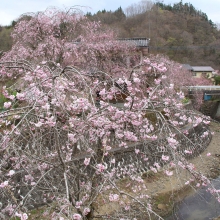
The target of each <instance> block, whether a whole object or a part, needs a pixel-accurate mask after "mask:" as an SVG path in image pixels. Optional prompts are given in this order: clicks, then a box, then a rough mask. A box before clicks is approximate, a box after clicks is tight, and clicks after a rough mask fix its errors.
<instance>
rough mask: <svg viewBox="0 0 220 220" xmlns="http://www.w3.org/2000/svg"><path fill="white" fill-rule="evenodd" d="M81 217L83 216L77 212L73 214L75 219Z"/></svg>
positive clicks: (77, 219) (78, 219)
mask: <svg viewBox="0 0 220 220" xmlns="http://www.w3.org/2000/svg"><path fill="white" fill-rule="evenodd" d="M81 218H82V216H81V215H80V214H77V213H75V214H73V219H74V220H80V219H81Z"/></svg>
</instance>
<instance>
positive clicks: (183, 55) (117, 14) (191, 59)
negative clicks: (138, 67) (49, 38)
mask: <svg viewBox="0 0 220 220" xmlns="http://www.w3.org/2000/svg"><path fill="white" fill-rule="evenodd" d="M144 4H145V5H144ZM87 16H88V17H89V18H90V19H95V20H96V19H99V20H101V21H102V22H104V23H105V24H106V25H108V26H111V27H113V28H115V29H116V30H117V31H118V34H119V37H148V38H150V39H151V41H150V47H151V48H150V51H151V53H158V52H159V53H164V54H167V55H168V56H169V57H170V58H171V59H173V60H176V61H178V62H181V63H189V64H191V65H210V66H213V68H216V69H220V31H219V30H218V29H217V26H216V24H214V23H213V22H212V21H211V20H209V19H208V17H207V15H206V14H205V13H204V12H201V11H199V10H197V9H195V7H194V6H193V5H192V4H190V3H186V4H183V3H182V1H181V2H179V3H176V4H174V5H172V6H171V5H166V4H163V3H156V4H150V2H146V1H145V2H141V3H139V4H134V5H131V6H130V7H128V8H127V9H125V10H124V11H123V10H122V9H121V7H120V8H118V9H117V10H116V11H114V12H111V11H106V10H103V11H99V12H98V13H97V14H94V15H91V14H87Z"/></svg>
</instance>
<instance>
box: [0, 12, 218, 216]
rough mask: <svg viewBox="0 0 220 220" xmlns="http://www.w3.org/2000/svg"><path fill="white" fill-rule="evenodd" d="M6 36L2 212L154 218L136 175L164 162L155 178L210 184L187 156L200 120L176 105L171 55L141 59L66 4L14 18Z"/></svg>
mask: <svg viewBox="0 0 220 220" xmlns="http://www.w3.org/2000/svg"><path fill="white" fill-rule="evenodd" d="M12 36H13V39H14V46H13V48H12V50H11V51H9V52H7V53H5V54H4V56H3V57H2V58H1V60H0V73H1V80H2V81H3V82H4V83H5V84H6V86H3V87H2V97H3V99H4V102H3V103H2V108H3V111H2V112H1V113H0V126H1V131H2V133H1V137H0V138H1V145H0V174H1V175H0V195H1V196H0V197H1V199H0V201H1V203H2V214H1V215H3V217H5V216H18V217H20V218H21V219H27V218H28V216H27V214H26V213H27V209H32V208H35V207H37V206H41V205H44V204H51V205H48V208H45V212H44V216H47V217H49V218H51V219H95V218H104V219H107V218H108V219H135V218H136V219H141V218H143V217H144V219H146V218H147V217H148V216H151V215H155V216H157V217H158V219H160V218H161V217H160V216H158V215H157V213H155V212H154V211H153V209H152V207H151V201H150V196H149V195H148V193H147V184H146V183H145V182H144V179H143V172H149V171H152V172H158V171H161V170H163V165H164V164H166V168H164V170H163V171H162V172H163V173H164V175H168V176H171V175H172V174H173V172H174V171H173V168H174V169H186V170H187V171H188V172H189V173H190V174H191V179H190V181H191V182H196V183H199V184H209V180H208V179H207V178H206V177H204V176H203V175H201V174H200V173H199V172H198V171H197V170H195V169H194V167H193V165H192V164H190V163H189V162H187V160H186V159H187V158H188V157H190V155H193V154H196V153H199V152H200V151H201V150H203V148H202V147H201V146H203V145H202V142H205V140H208V138H207V137H209V135H210V133H209V132H208V131H207V130H204V129H207V128H206V126H205V124H207V123H208V121H207V119H206V118H205V117H203V116H198V115H197V114H196V113H195V112H193V111H189V110H185V109H184V107H183V104H182V99H183V98H184V94H183V93H182V92H181V91H180V90H179V89H178V88H176V87H175V86H174V84H172V83H170V78H169V77H168V76H169V74H171V70H172V68H171V67H173V65H171V64H172V62H170V61H169V60H167V59H165V58H163V57H158V56H156V57H155V56H152V57H149V58H146V59H145V60H144V61H143V63H140V59H139V56H138V52H137V51H136V48H134V47H132V46H130V45H126V44H125V43H122V42H119V41H117V40H115V37H114V34H113V33H112V32H107V30H105V29H104V28H103V27H102V26H101V24H99V23H96V22H90V21H88V20H87V19H86V18H84V17H82V16H80V14H79V13H76V11H72V10H69V11H67V12H63V11H57V10H47V11H46V12H44V13H38V14H36V15H33V16H32V17H29V18H28V19H24V20H21V21H20V22H19V23H18V24H17V25H16V27H15V30H14V32H13V35H12ZM128 58H129V59H130V66H129V67H128V65H127V60H128ZM179 71H181V70H180V69H179ZM177 74H178V72H177ZM198 126H201V127H202V133H196V131H197V130H196V129H197V128H198ZM189 131H190V132H189ZM188 133H189V134H188ZM191 134H193V135H191ZM123 152H124V153H123ZM120 179H124V180H126V181H128V184H127V185H122V184H120ZM213 192H214V193H217V192H216V191H213ZM217 197H218V195H217ZM104 206H107V207H108V208H107V209H104ZM54 207H56V208H54Z"/></svg>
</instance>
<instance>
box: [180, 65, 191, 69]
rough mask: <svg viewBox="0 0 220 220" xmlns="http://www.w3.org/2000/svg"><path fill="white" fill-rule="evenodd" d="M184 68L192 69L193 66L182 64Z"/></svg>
mask: <svg viewBox="0 0 220 220" xmlns="http://www.w3.org/2000/svg"><path fill="white" fill-rule="evenodd" d="M182 68H183V69H185V70H192V67H191V66H190V65H189V64H182Z"/></svg>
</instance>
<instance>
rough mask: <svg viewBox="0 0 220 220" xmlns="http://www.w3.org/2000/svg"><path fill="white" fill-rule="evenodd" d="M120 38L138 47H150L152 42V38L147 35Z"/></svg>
mask: <svg viewBox="0 0 220 220" xmlns="http://www.w3.org/2000/svg"><path fill="white" fill-rule="evenodd" d="M118 40H120V41H125V42H128V43H131V44H134V45H135V46H136V47H148V46H149V43H150V39H149V38H145V37H134V38H120V39H118Z"/></svg>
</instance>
